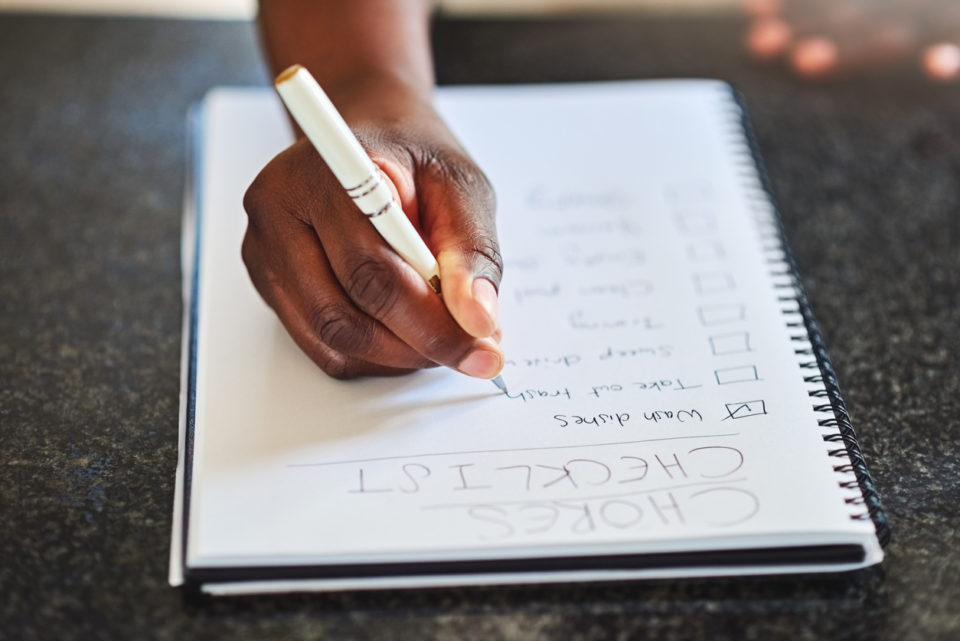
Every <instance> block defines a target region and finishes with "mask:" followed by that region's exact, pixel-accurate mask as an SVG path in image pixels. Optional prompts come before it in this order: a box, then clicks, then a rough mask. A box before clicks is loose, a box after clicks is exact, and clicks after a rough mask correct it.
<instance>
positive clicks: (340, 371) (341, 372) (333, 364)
mask: <svg viewBox="0 0 960 641" xmlns="http://www.w3.org/2000/svg"><path fill="white" fill-rule="evenodd" d="M317 365H319V366H320V369H322V370H323V372H324V373H325V374H326V375H327V376H329V377H331V378H335V379H337V380H341V381H343V380H347V379H350V378H356V377H357V373H356V371H355V370H354V368H352V367H351V366H350V359H349V358H347V357H346V356H344V355H343V354H339V353H336V352H330V353H328V354H324V355H323V357H322V358H320V359H319V360H318V362H317Z"/></svg>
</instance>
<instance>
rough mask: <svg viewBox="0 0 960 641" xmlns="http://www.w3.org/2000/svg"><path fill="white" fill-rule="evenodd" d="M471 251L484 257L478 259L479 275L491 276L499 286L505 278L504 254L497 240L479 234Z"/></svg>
mask: <svg viewBox="0 0 960 641" xmlns="http://www.w3.org/2000/svg"><path fill="white" fill-rule="evenodd" d="M470 251H472V252H473V253H474V254H475V255H476V256H477V257H479V258H481V259H482V260H480V261H478V262H479V263H480V270H479V272H480V273H479V274H477V275H478V276H483V277H485V278H490V279H491V280H492V281H493V284H494V285H497V286H499V285H500V280H501V279H502V278H503V255H502V254H501V253H500V246H499V245H498V244H497V241H496V240H494V239H492V238H490V237H488V236H485V235H484V236H478V237H476V238H474V239H473V243H472V246H471V247H470Z"/></svg>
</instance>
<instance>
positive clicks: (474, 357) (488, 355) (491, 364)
mask: <svg viewBox="0 0 960 641" xmlns="http://www.w3.org/2000/svg"><path fill="white" fill-rule="evenodd" d="M502 368H503V357H502V356H500V354H498V353H497V352H494V351H491V350H489V349H475V350H473V351H472V352H470V353H469V354H467V357H466V358H465V359H463V360H462V361H460V365H458V366H457V369H458V370H460V371H461V372H463V373H464V374H466V375H468V376H474V377H476V378H493V377H494V376H496V375H497V374H499V373H500V370H501V369H502Z"/></svg>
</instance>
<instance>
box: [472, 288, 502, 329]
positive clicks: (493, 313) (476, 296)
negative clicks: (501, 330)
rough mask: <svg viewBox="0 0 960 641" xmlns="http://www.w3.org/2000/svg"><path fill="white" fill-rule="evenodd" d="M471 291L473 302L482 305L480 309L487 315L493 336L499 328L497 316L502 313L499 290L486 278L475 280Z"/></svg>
mask: <svg viewBox="0 0 960 641" xmlns="http://www.w3.org/2000/svg"><path fill="white" fill-rule="evenodd" d="M471 290H472V291H471V294H473V300H475V301H477V302H478V303H480V307H482V308H483V311H484V312H486V313H487V321H488V322H489V325H490V334H492V333H493V332H494V331H495V330H496V328H497V316H498V315H499V313H500V303H499V301H498V300H497V288H496V287H494V286H493V283H491V282H490V281H489V280H487V279H486V278H475V279H474V281H473V286H472V288H471Z"/></svg>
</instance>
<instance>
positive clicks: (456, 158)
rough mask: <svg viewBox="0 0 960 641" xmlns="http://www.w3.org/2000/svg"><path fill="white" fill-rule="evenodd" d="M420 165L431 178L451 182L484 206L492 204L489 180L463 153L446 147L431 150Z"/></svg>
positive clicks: (492, 197)
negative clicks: (479, 200)
mask: <svg viewBox="0 0 960 641" xmlns="http://www.w3.org/2000/svg"><path fill="white" fill-rule="evenodd" d="M422 165H423V170H424V171H425V172H426V173H427V174H428V175H429V176H430V177H431V178H434V179H436V180H443V181H449V182H452V183H454V184H456V185H458V186H459V187H460V188H461V189H463V190H464V191H467V192H468V193H470V195H471V196H472V197H473V198H480V199H481V200H482V201H483V202H484V204H488V203H489V204H492V203H493V200H494V193H493V186H492V185H491V184H490V180H489V179H488V178H487V175H486V174H485V173H483V171H481V170H480V168H479V167H477V165H476V164H474V162H473V161H472V160H471V159H470V158H469V157H468V156H467V155H466V154H464V153H463V152H461V151H459V150H456V149H450V148H447V147H435V148H431V149H428V150H426V151H425V156H424V158H423V160H422Z"/></svg>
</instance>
